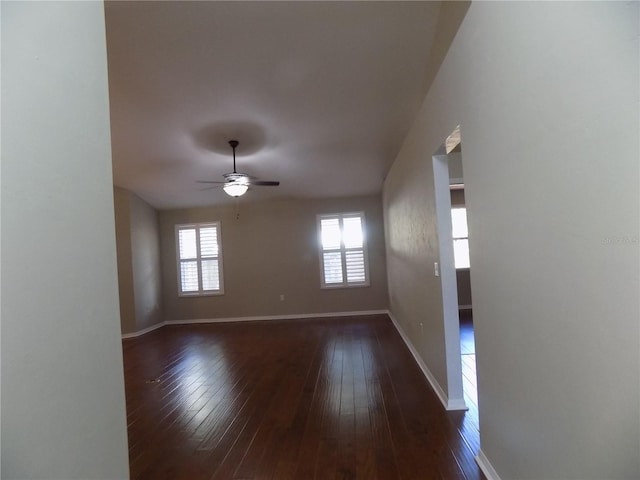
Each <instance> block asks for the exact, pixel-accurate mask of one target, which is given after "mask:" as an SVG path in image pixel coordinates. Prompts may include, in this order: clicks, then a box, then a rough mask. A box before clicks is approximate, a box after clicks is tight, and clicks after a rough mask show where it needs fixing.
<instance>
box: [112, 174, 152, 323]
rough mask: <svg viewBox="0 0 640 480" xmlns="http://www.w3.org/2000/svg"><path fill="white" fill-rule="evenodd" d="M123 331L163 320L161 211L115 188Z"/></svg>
mask: <svg viewBox="0 0 640 480" xmlns="http://www.w3.org/2000/svg"><path fill="white" fill-rule="evenodd" d="M114 205H115V220H116V245H117V252H118V286H119V292H120V323H121V328H122V333H123V334H127V333H134V332H139V331H141V330H144V329H145V328H149V327H152V326H154V325H157V324H159V323H162V322H163V321H164V318H163V312H162V303H163V302H162V274H161V268H160V229H159V221H158V213H157V212H156V211H155V210H154V209H153V208H152V207H151V206H150V205H149V204H148V203H146V202H145V201H144V200H142V199H141V198H140V197H138V196H137V195H135V194H133V193H131V192H129V191H127V190H125V189H123V188H119V187H114Z"/></svg>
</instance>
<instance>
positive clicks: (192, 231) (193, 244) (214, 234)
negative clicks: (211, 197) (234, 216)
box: [176, 222, 223, 295]
mask: <svg viewBox="0 0 640 480" xmlns="http://www.w3.org/2000/svg"><path fill="white" fill-rule="evenodd" d="M176 246H177V257H178V293H179V294H180V295H212V294H221V293H222V292H223V289H222V258H221V257H220V222H216V223H206V224H195V225H176Z"/></svg>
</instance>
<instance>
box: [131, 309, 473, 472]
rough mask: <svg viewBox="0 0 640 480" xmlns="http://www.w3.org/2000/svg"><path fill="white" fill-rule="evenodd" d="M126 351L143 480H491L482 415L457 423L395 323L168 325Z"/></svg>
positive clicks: (136, 456) (137, 468) (136, 459)
mask: <svg viewBox="0 0 640 480" xmlns="http://www.w3.org/2000/svg"><path fill="white" fill-rule="evenodd" d="M123 352H124V367H125V368H124V371H125V382H126V394H127V425H128V433H129V458H130V469H131V478H132V479H133V480H162V479H166V480H182V479H185V480H187V479H188V480H220V479H224V480H299V479H302V480H312V479H318V480H326V479H341V480H352V479H363V480H395V479H403V480H412V479H416V480H417V479H420V480H428V479H438V480H441V479H445V480H449V479H464V480H483V479H484V478H485V477H484V476H483V475H482V473H481V472H480V470H479V468H478V467H477V465H476V464H475V461H474V455H475V454H477V450H478V448H479V434H478V427H477V425H478V422H477V406H475V410H470V412H471V413H468V412H467V413H464V412H455V413H448V412H446V411H445V410H444V409H443V408H442V405H441V404H440V402H439V400H438V398H437V397H436V395H435V394H434V392H433V391H432V390H431V388H430V386H429V384H428V383H427V381H426V380H425V378H424V376H423V375H422V373H421V371H420V370H419V368H418V367H417V365H416V364H415V361H414V359H413V357H412V356H411V354H410V353H409V351H408V350H407V348H406V346H405V345H404V343H403V342H402V339H401V338H400V336H399V335H398V333H397V332H396V331H395V329H394V327H393V324H392V323H391V322H390V320H389V318H388V317H387V316H386V315H377V316H366V317H352V318H336V319H317V320H286V321H284V320H283V321H273V322H245V323H236V324H210V325H181V326H170V327H163V328H162V329H159V330H156V331H154V332H152V333H149V334H147V335H145V336H142V337H139V338H135V339H127V340H124V341H123ZM465 360H466V361H467V360H468V361H471V360H474V359H471V358H468V359H465ZM467 363H468V362H467ZM473 368H475V362H474V365H473ZM470 369H471V365H468V366H467V370H468V372H467V375H468V377H465V381H467V382H468V383H469V384H471V381H472V380H475V377H474V374H475V371H473V373H471V370H470ZM474 415H475V416H474Z"/></svg>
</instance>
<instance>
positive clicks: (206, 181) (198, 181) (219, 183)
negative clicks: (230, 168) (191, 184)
mask: <svg viewBox="0 0 640 480" xmlns="http://www.w3.org/2000/svg"><path fill="white" fill-rule="evenodd" d="M196 183H215V184H218V185H224V184H225V183H227V182H214V181H208V180H196Z"/></svg>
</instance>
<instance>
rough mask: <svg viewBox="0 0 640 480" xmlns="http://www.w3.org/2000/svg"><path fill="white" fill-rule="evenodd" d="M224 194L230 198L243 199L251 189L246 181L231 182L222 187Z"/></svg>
mask: <svg viewBox="0 0 640 480" xmlns="http://www.w3.org/2000/svg"><path fill="white" fill-rule="evenodd" d="M222 189H223V190H224V193H226V194H227V195H229V196H230V197H241V196H242V195H244V194H245V193H247V190H248V189H249V185H248V184H247V181H246V179H239V180H231V181H229V182H227V183H225V184H224V185H223V187H222Z"/></svg>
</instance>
